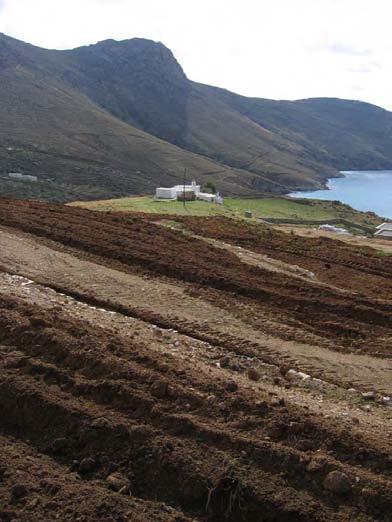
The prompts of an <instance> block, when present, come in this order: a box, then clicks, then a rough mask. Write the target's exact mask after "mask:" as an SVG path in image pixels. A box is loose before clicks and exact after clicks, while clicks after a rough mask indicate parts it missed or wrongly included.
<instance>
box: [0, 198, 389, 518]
mask: <svg viewBox="0 0 392 522" xmlns="http://www.w3.org/2000/svg"><path fill="white" fill-rule="evenodd" d="M0 267H1V270H0V396H1V400H0V418H1V422H0V443H1V459H0V519H1V520H2V521H3V520H4V521H5V522H10V521H12V520H20V521H23V522H37V521H43V520H61V521H63V520H64V521H67V520H69V521H76V520H79V521H82V522H96V521H97V520H107V521H109V520H110V521H112V520H116V521H118V522H126V521H130V520H132V521H135V522H147V521H148V522H150V521H157V522H169V521H170V522H188V521H189V522H190V521H193V522H218V521H219V522H221V521H226V522H250V521H252V522H266V521H269V522H276V521H279V522H280V521H282V522H348V521H358V522H359V521H360V522H390V520H391V519H390V514H391V510H392V482H391V461H392V445H391V441H392V437H391V429H390V428H391V419H392V408H391V406H392V382H391V365H390V357H391V346H392V345H391V319H392V306H391V304H392V302H391V295H392V294H391V292H392V277H391V276H392V257H390V256H384V255H380V254H379V252H377V251H376V250H373V249H371V248H367V247H365V246H361V247H358V245H356V246H354V245H350V244H346V243H343V242H341V241H338V240H332V239H327V238H320V237H318V238H312V237H307V238H301V237H299V236H297V235H294V234H285V233H282V232H280V231H276V230H274V229H272V228H269V227H267V226H264V225H261V224H255V223H252V222H249V221H243V220H242V221H240V220H234V219H228V218H225V217H222V216H221V217H216V216H215V217H207V218H206V217H203V218H201V217H190V216H187V217H185V216H167V217H166V218H164V217H162V216H154V215H152V214H150V215H141V214H139V215H135V214H127V213H119V212H113V213H104V212H93V211H88V210H85V209H80V208H75V207H70V206H63V205H55V204H47V203H39V202H32V201H15V200H12V199H6V198H0Z"/></svg>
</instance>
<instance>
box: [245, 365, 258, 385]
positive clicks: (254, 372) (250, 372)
mask: <svg viewBox="0 0 392 522" xmlns="http://www.w3.org/2000/svg"><path fill="white" fill-rule="evenodd" d="M246 374H247V376H248V378H249V379H250V380H251V381H255V382H257V381H259V380H260V378H261V375H260V373H259V372H258V371H257V370H255V369H254V368H249V370H248V371H247V372H246Z"/></svg>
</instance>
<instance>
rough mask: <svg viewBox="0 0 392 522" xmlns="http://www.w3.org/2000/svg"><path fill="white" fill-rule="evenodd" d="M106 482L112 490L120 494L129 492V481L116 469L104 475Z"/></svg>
mask: <svg viewBox="0 0 392 522" xmlns="http://www.w3.org/2000/svg"><path fill="white" fill-rule="evenodd" d="M106 482H107V483H108V485H109V487H110V489H113V491H118V492H119V493H122V494H129V493H130V491H131V483H130V481H129V480H128V479H127V477H125V476H124V475H122V474H121V473H120V472H118V471H115V472H114V473H111V474H110V475H109V476H108V477H106Z"/></svg>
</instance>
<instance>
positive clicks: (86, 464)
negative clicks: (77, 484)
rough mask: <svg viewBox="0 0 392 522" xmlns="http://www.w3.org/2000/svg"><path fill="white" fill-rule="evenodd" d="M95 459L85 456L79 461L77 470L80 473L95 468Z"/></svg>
mask: <svg viewBox="0 0 392 522" xmlns="http://www.w3.org/2000/svg"><path fill="white" fill-rule="evenodd" d="M95 465H96V463H95V460H94V459H93V458H91V457H86V458H84V459H83V460H81V461H80V464H79V471H80V472H81V473H89V472H90V471H92V470H93V469H94V468H95Z"/></svg>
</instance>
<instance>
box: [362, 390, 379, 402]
mask: <svg viewBox="0 0 392 522" xmlns="http://www.w3.org/2000/svg"><path fill="white" fill-rule="evenodd" d="M362 399H364V400H365V401H375V400H376V399H377V393H376V392H374V391H368V392H364V393H362Z"/></svg>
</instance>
